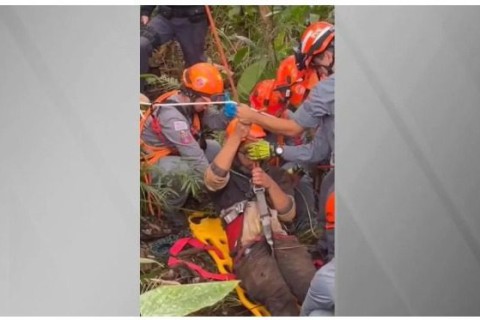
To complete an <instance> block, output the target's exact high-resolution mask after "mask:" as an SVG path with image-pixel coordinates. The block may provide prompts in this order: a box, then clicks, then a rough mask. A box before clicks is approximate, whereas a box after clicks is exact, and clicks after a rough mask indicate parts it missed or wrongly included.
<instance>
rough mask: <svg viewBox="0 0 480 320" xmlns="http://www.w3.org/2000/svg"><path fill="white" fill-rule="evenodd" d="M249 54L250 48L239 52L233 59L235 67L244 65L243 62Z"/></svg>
mask: <svg viewBox="0 0 480 320" xmlns="http://www.w3.org/2000/svg"><path fill="white" fill-rule="evenodd" d="M247 53H248V47H243V48H241V49H240V50H238V51H237V53H236V54H235V56H234V57H233V66H234V67H237V66H238V65H240V63H242V60H243V59H244V58H245V55H246V54H247Z"/></svg>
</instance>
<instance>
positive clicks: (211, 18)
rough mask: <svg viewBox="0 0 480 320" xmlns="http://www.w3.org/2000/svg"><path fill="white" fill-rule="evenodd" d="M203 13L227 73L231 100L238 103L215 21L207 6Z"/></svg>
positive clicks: (235, 89)
mask: <svg viewBox="0 0 480 320" xmlns="http://www.w3.org/2000/svg"><path fill="white" fill-rule="evenodd" d="M205 11H206V12H207V16H208V21H209V22H210V29H212V33H213V37H214V40H215V44H216V45H217V49H218V52H219V53H220V57H221V58H222V63H223V66H224V68H225V69H226V72H227V77H228V82H229V83H230V87H231V88H232V92H233V99H234V100H235V101H239V100H238V92H237V88H236V87H235V83H234V82H233V78H232V75H231V73H230V72H229V71H230V68H229V67H228V62H227V58H226V57H225V52H224V51H223V47H222V45H221V43H220V38H219V37H218V32H217V28H216V27H215V21H213V17H212V13H211V11H210V7H209V6H208V5H206V6H205Z"/></svg>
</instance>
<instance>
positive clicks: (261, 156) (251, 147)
mask: <svg viewBox="0 0 480 320" xmlns="http://www.w3.org/2000/svg"><path fill="white" fill-rule="evenodd" d="M275 156H276V154H275V145H273V144H271V143H270V142H268V141H266V140H260V141H257V142H252V143H250V144H248V145H247V157H248V158H249V159H250V160H253V161H260V160H268V159H270V158H272V157H275Z"/></svg>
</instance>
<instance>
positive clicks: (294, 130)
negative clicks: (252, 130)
mask: <svg viewBox="0 0 480 320" xmlns="http://www.w3.org/2000/svg"><path fill="white" fill-rule="evenodd" d="M252 120H253V121H252V122H254V123H256V124H258V125H260V126H261V127H263V128H265V129H267V130H268V131H270V132H273V133H278V134H283V135H286V136H290V137H295V136H298V135H300V134H301V133H302V132H303V131H304V129H303V128H302V127H301V126H300V125H299V124H297V123H296V122H295V121H294V120H291V119H281V118H275V117H270V116H266V115H263V114H261V113H254V114H252Z"/></svg>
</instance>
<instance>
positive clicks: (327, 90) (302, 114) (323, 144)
mask: <svg viewBox="0 0 480 320" xmlns="http://www.w3.org/2000/svg"><path fill="white" fill-rule="evenodd" d="M292 119H293V120H294V121H295V122H297V123H298V124H299V125H300V126H301V127H303V128H316V129H317V131H316V133H315V136H314V139H313V141H312V142H311V143H310V144H306V145H302V146H296V147H285V150H284V154H283V156H282V157H283V158H284V159H285V160H290V159H297V160H299V161H305V162H319V161H322V160H325V159H326V158H327V157H328V156H329V155H332V158H333V154H334V153H335V74H333V75H331V76H330V77H328V78H327V79H325V80H323V81H320V82H319V83H318V84H317V85H316V86H315V87H314V88H313V89H312V91H311V92H310V94H309V95H308V98H307V100H305V101H304V102H303V104H302V105H301V106H300V107H299V108H298V109H297V111H296V112H295V113H294V114H293V116H292ZM300 158H301V159H300Z"/></svg>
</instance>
